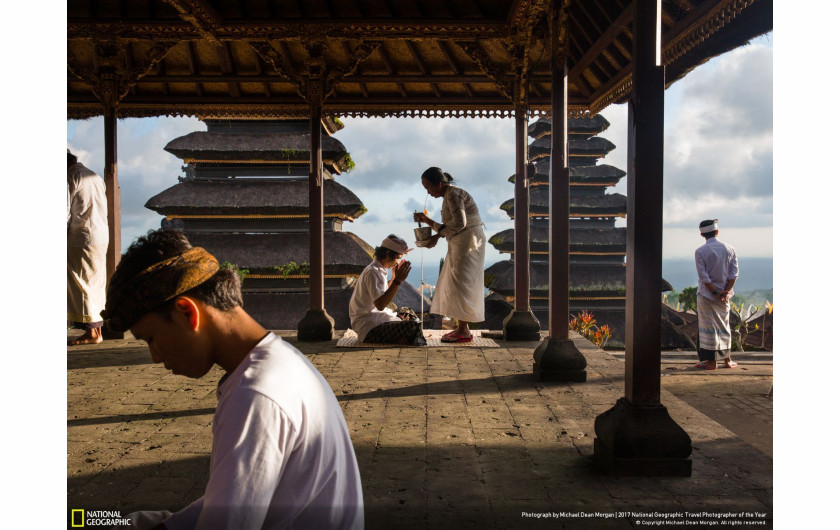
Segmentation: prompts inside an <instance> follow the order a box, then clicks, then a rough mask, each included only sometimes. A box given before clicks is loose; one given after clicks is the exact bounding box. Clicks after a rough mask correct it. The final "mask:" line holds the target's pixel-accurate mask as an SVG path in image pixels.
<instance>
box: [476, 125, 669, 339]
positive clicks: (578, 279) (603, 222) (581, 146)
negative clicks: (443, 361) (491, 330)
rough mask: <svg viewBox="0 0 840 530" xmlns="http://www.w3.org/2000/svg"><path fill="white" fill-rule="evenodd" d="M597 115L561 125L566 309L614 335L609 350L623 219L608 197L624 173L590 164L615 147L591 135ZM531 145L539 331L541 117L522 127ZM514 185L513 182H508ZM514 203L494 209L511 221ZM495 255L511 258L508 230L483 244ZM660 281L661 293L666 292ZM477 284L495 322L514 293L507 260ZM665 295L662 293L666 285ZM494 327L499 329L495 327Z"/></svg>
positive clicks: (545, 132)
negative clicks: (565, 164)
mask: <svg viewBox="0 0 840 530" xmlns="http://www.w3.org/2000/svg"><path fill="white" fill-rule="evenodd" d="M609 125H610V124H609V122H608V121H607V120H606V118H604V117H603V116H601V115H595V116H591V117H586V118H569V120H568V134H569V180H570V211H569V217H570V219H569V227H570V228H569V237H570V240H569V247H570V248H569V255H570V260H569V262H570V263H569V265H570V286H569V310H570V312H571V313H572V314H577V313H578V312H580V311H584V310H586V311H589V312H591V313H593V314H594V315H595V318H596V320H597V321H598V323H599V324H609V325H610V327H612V328H614V329H616V332H615V334H614V335H613V336H612V337H611V338H610V341H609V343H608V345H609V346H612V347H618V348H621V347H623V346H624V311H625V303H626V296H625V276H626V270H625V257H626V252H627V230H626V228H624V227H617V226H616V219H618V218H619V217H621V218H624V217H625V216H626V214H627V197H625V196H624V195H621V194H618V193H608V192H607V191H608V188H611V187H614V186H615V185H616V184H618V182H619V180H621V179H622V178H623V177H624V176H625V175H626V173H625V172H624V171H623V170H621V169H618V168H616V167H614V166H611V165H608V164H600V165H599V164H598V161H599V160H600V159H603V158H604V157H605V156H606V155H607V154H608V153H609V152H610V151H612V150H613V149H615V145H613V143H612V142H610V141H609V140H607V139H605V138H601V137H599V136H597V135H598V134H600V133H602V132H604V131H605V130H606V129H607V128H608V127H609ZM528 135H529V136H531V137H532V138H533V139H534V141H533V142H532V143H531V144H530V145H529V147H528V160H529V162H531V163H532V164H533V165H534V167H535V172H534V175H533V177H531V178H530V180H529V199H530V201H529V202H530V204H529V212H528V217H529V228H530V238H529V242H530V252H529V258H530V277H531V285H530V289H529V293H530V302H531V309H532V310H533V312H534V315H535V316H536V317H537V319H538V320H539V321H540V326H541V328H543V329H546V328H547V327H548V271H549V264H548V242H549V226H548V225H549V190H548V182H549V166H550V162H551V158H550V156H551V151H550V149H551V121H550V120H548V119H545V118H541V119H539V120H537V121H536V122H534V123H532V124H531V125H530V126H529V127H528ZM508 180H509V181H510V182H514V177H513V176H511V177H510V179H508ZM513 207H514V201H513V199H510V200H508V201H506V202H504V203H503V204H502V205H501V207H500V208H501V209H502V210H504V211H506V212H507V213H508V214H509V216H510V218H511V219H513V218H514V211H513ZM489 242H490V244H491V245H493V246H494V247H495V248H496V249H497V250H498V251H499V252H501V253H504V254H511V256H513V253H514V230H513V229H508V230H504V231H502V232H499V233H497V234H495V235H494V236H492V237H491V238H490V239H489ZM666 283H667V282H663V289H665V288H666ZM485 285H486V286H487V287H488V288H489V289H490V291H491V294H490V295H489V296H488V298H487V302H486V312H487V314H488V324H486V325H491V327H492V323H491V322H490V318H491V315H492V318H503V317H504V316H506V315H507V314H508V313H509V312H510V310H511V309H512V307H513V306H512V305H511V303H510V302H511V301H512V299H513V294H514V264H513V257H511V259H510V260H508V261H501V262H498V263H495V264H493V265H491V266H490V267H488V268H487V269H486V270H485ZM668 288H670V287H669V286H668ZM496 325H500V324H496Z"/></svg>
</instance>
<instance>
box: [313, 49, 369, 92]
mask: <svg viewBox="0 0 840 530" xmlns="http://www.w3.org/2000/svg"><path fill="white" fill-rule="evenodd" d="M381 45H382V43H381V42H373V41H362V42H361V44H359V45H358V46H356V47H355V48H354V49H353V52H352V54H351V59H350V63H349V64H347V65H345V66H343V67H341V68H334V69H331V70H330V71H329V72H327V77H326V79H325V81H324V97H325V98H326V97H328V96H330V95H331V94H332V93H333V92H335V86H336V84H338V81H339V80H341V78H342V77H346V76H348V75H350V74H353V73H355V72H356V69H357V68H358V67H359V65H360V64H361V63H362V62H364V60H365V59H367V58H368V57H370V54H372V53H373V52H375V51H376V50H377V49H379V47H380V46H381Z"/></svg>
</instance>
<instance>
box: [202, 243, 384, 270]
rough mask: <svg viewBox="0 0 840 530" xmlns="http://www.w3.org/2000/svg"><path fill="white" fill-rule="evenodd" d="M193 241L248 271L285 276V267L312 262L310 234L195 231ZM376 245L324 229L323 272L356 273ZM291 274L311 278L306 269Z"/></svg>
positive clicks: (370, 255)
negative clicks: (310, 258) (310, 259)
mask: <svg viewBox="0 0 840 530" xmlns="http://www.w3.org/2000/svg"><path fill="white" fill-rule="evenodd" d="M189 237H190V243H192V244H193V246H196V247H203V248H204V249H206V250H207V251H208V252H210V253H211V254H213V255H214V256H215V257H216V259H218V260H219V262H220V263H222V262H228V263H232V264H234V265H236V266H238V267H239V268H244V269H248V272H249V274H263V275H265V274H269V275H282V274H283V271H282V268H283V267H284V266H288V265H289V264H290V263H293V262H294V263H295V264H298V265H300V264H303V263H307V262H309V233H308V232H291V233H278V234H248V235H246V236H243V235H242V234H225V233H221V234H220V233H212V232H196V233H191V234H190V236H189ZM372 256H373V248H371V246H370V245H368V244H367V243H365V242H364V241H363V240H362V239H361V238H359V237H358V236H356V235H355V234H353V233H352V232H324V274H325V275H327V276H330V275H333V276H335V275H353V274H359V273H361V272H362V270H363V269H364V268H365V267H367V266H368V265H369V264H370V262H371V259H372ZM287 274H290V275H300V276H304V277H308V276H309V273H308V271H306V272H300V273H297V272H291V273H287Z"/></svg>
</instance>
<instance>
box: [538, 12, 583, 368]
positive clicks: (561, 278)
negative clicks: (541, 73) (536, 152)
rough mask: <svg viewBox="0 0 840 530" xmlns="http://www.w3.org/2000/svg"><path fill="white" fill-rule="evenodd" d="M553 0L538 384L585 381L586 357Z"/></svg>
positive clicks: (564, 71)
mask: <svg viewBox="0 0 840 530" xmlns="http://www.w3.org/2000/svg"><path fill="white" fill-rule="evenodd" d="M561 2H562V0H554V1H553V2H552V5H551V12H550V15H549V16H550V31H551V54H552V61H551V169H550V171H549V180H548V186H549V197H550V198H549V228H548V270H549V273H548V274H549V277H548V321H549V327H548V337H546V338H545V339H543V341H542V343H540V345H539V346H538V347H537V349H536V350H534V375H536V376H537V379H538V380H539V381H573V382H583V381H586V371H585V368H586V358H585V357H584V356H583V354H581V353H580V350H578V349H577V347H576V346H575V343H574V341H572V340H571V339H570V338H569V203H570V189H569V161H568V158H569V156H568V155H569V132H568V118H567V116H568V114H569V111H568V104H569V103H568V93H569V91H568V66H567V53H566V47H565V42H564V40H565V39H563V37H562V35H561V30H562V28H563V27H564V24H565V21H566V19H567V17H566V12H565V10H564V9H563V8H562V5H561Z"/></svg>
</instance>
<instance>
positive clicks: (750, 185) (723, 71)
mask: <svg viewBox="0 0 840 530" xmlns="http://www.w3.org/2000/svg"><path fill="white" fill-rule="evenodd" d="M772 83H773V39H772V34H771V35H768V36H762V37H759V38H757V39H754V40H753V42H751V43H750V44H749V45H748V46H745V47H743V48H739V49H737V50H735V51H733V52H730V53H728V54H726V55H723V56H721V57H718V58H715V59H713V60H711V61H709V62H708V63H706V64H704V65H702V66H700V67H699V68H697V69H696V70H694V71H693V72H691V73H690V74H689V75H688V76H686V77H685V78H684V79H682V80H680V81H678V82H676V83H675V84H673V85H672V86H671V87H670V88H669V89H668V90H667V91H666V96H665V107H666V109H665V114H666V131H665V132H666V134H665V208H664V212H663V223H664V231H663V238H664V243H663V257H665V258H687V259H691V258H692V257H693V254H694V249H695V248H696V247H698V246H699V245H700V244H702V242H703V241H702V239H700V237H699V235H698V233H697V229H696V227H697V224H698V223H699V222H700V221H701V220H703V219H710V218H718V219H720V227H721V238H722V239H724V240H725V241H727V242H728V243H730V244H732V245H733V246H734V247H735V248H736V249H737V251H738V254H739V256H750V257H771V256H772V255H773V108H772V104H773V92H772ZM602 114H603V116H604V117H605V118H607V120H608V121H609V122H610V124H611V126H610V127H609V129H607V130H606V131H605V132H604V133H601V134H600V136H601V137H603V138H606V139H608V140H610V141H611V142H612V143H613V144H615V146H616V148H615V149H614V150H613V151H612V152H611V153H610V154H609V155H608V156H607V157H606V158H605V159H604V160H602V161H601V162H599V163H601V164H610V165H613V166H616V167H618V168H620V169H622V170H625V171H626V168H627V161H626V158H627V150H626V144H627V105H626V104H624V105H613V106H610V107H608V108H607V109H605V110H604V111H603V112H602ZM532 121H533V120H532ZM342 122H343V123H344V125H345V127H344V129H343V130H341V131H339V132H337V133H336V134H335V138H336V139H338V140H340V141H341V142H342V143H343V144H344V146H345V147H346V149H347V150H348V151H349V152H350V154H351V156H352V157H353V160H354V161H355V163H356V167H355V169H353V170H352V171H349V172H346V173H344V174H342V175H339V176H338V177H337V178H336V181H337V182H339V183H340V184H342V185H344V186H346V187H347V188H348V189H350V190H351V191H352V192H353V193H355V194H356V195H358V196H359V198H360V199H361V200H362V203H363V204H364V205H365V206H366V207H367V209H368V212H367V213H366V214H365V215H363V216H362V217H360V218H359V219H358V220H356V221H355V222H353V223H345V224H344V230H345V231H349V232H353V233H355V234H357V235H358V236H360V237H361V238H362V239H364V240H365V241H367V242H368V243H369V244H371V245H372V246H376V245H377V244H378V243H379V242H381V241H382V239H383V238H384V237H385V236H387V235H388V234H389V233H391V232H393V233H396V234H397V235H399V236H401V237H403V238H405V239H407V240H409V241H412V240H413V232H412V229H413V228H414V227H416V226H417V225H416V224H415V223H413V222H412V212H414V211H422V210H423V208H424V207H425V208H426V209H427V210H428V211H429V213H430V215H431V216H432V217H433V218H436V219H438V220H439V219H440V205H441V201H442V199H434V198H432V197H429V196H428V195H427V194H426V193H425V190H424V189H423V188H422V186H421V185H420V175H421V174H422V172H423V171H424V170H425V169H426V168H428V167H430V166H438V167H441V168H443V170H444V171H446V172H448V173H450V174H451V175H453V176H454V177H455V184H457V185H458V186H461V187H462V188H464V189H466V190H467V191H468V192H469V193H470V194H471V195H472V196H473V198H474V199H475V201H476V203H477V204H478V207H479V210H480V212H481V216H482V219H483V221H484V222H485V224H486V227H487V230H486V231H487V235H488V237H489V236H492V235H493V234H495V233H497V232H500V231H502V230H506V229H509V228H512V227H513V221H512V220H511V219H510V218H509V217H508V216H507V214H506V213H505V212H504V211H502V210H501V209H500V208H499V206H500V205H501V204H502V203H503V202H505V201H506V200H508V199H510V198H512V197H513V184H511V183H509V182H508V181H507V179H508V177H510V176H511V175H512V174H513V173H514V172H515V147H514V144H515V128H514V120H513V118H504V119H503V118H476V119H467V118H342ZM197 130H206V126H205V125H204V123H202V122H200V121H198V120H197V119H194V118H142V119H137V118H129V119H124V120H119V124H118V129H117V137H118V172H119V181H120V187H121V199H122V244H123V248H125V247H127V246H128V245H129V244H130V243H131V241H132V240H133V239H134V238H136V237H137V236H139V235H141V234H143V233H145V232H146V231H148V230H149V229H151V228H158V227H159V226H160V220H161V219H162V217H161V216H160V215H158V214H156V213H155V212H152V211H151V210H147V209H146V208H144V206H143V205H144V204H145V202H146V201H147V200H148V199H149V198H151V197H152V196H154V195H156V194H158V193H160V192H161V191H163V190H164V189H166V188H168V187H170V186H173V185H175V184H177V182H178V177H179V176H183V172H182V170H181V166H182V165H183V164H182V161H181V160H180V159H178V158H177V157H175V156H174V155H171V154H169V153H167V152H166V151H164V150H163V147H164V146H165V145H166V144H167V143H168V142H169V141H171V140H173V139H174V138H176V137H178V136H181V135H185V134H188V133H190V132H193V131H197ZM102 138H103V123H102V119H101V118H93V119H90V120H84V121H80V120H69V121H68V122H67V144H68V146H69V147H70V149H71V150H72V151H73V152H74V153H76V154H77V156H78V157H79V159H80V160H81V161H82V162H83V163H84V164H85V165H87V166H88V167H90V168H91V169H93V170H94V171H96V172H98V173H100V175H101V174H103V171H104V170H103V162H104V150H103V149H104V147H103V141H102ZM530 141H531V140H530V139H529V143H530ZM626 191H627V188H626V178H625V179H622V181H621V182H620V183H619V185H618V186H617V187H615V188H614V189H611V190H608V193H622V194H625V195H626ZM617 224H618V226H625V225H626V222H625V220H624V219H619V220H618V223H617ZM445 252H446V245H444V244H440V245H438V246H437V247H436V248H434V249H428V250H424V251H423V256H422V260H423V261H424V263H437V262H438V261H439V260H440V258H442V257H443V256H444V255H445ZM411 259H412V261H413V262H414V263H417V262H419V261H421V256H418V255H417V254H414V255H412V256H411ZM502 259H508V256H507V255H502V254H500V253H499V252H498V251H496V250H495V248H493V247H492V246H488V249H487V256H486V263H487V265H488V266H489V265H490V264H492V263H494V262H496V261H499V260H502Z"/></svg>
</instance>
